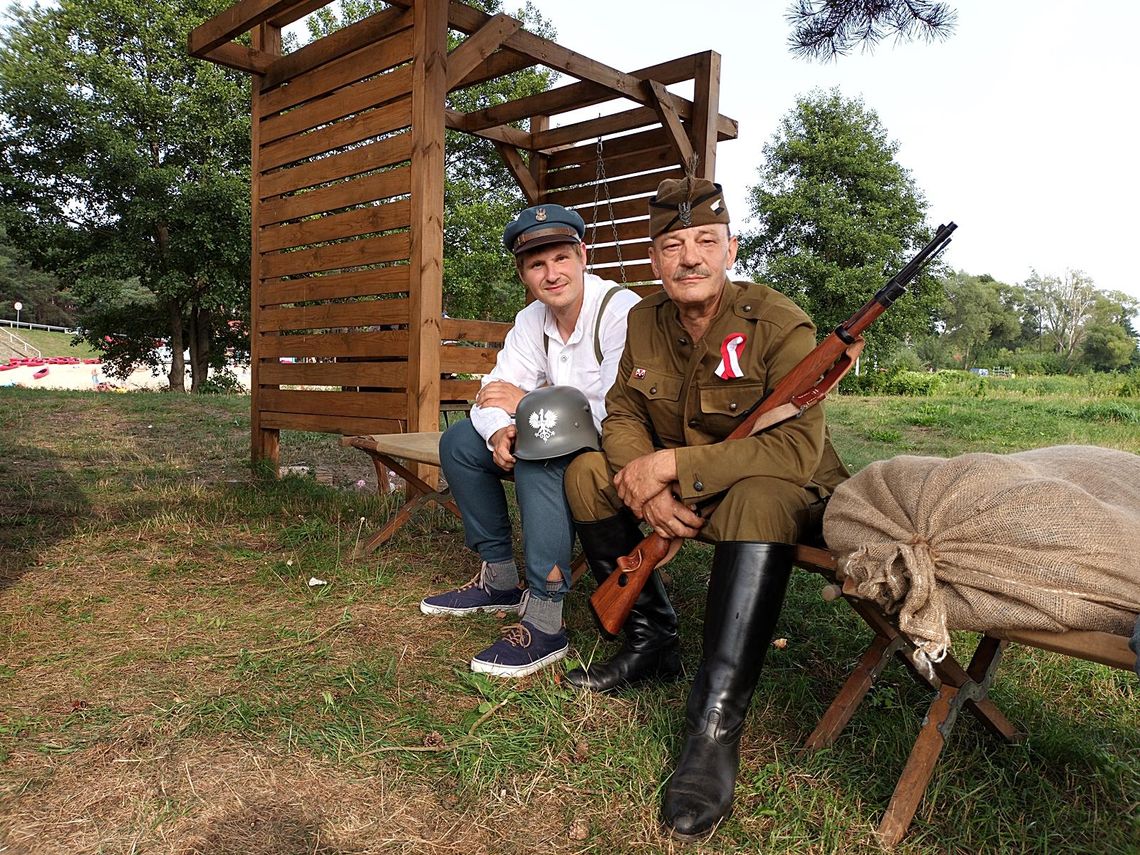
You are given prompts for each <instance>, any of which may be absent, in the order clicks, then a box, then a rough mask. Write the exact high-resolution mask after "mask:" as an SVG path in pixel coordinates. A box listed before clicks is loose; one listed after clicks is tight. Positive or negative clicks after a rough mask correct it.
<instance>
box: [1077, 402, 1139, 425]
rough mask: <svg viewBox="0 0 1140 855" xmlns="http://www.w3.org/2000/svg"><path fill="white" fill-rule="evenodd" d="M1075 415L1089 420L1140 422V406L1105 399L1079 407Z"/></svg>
mask: <svg viewBox="0 0 1140 855" xmlns="http://www.w3.org/2000/svg"><path fill="white" fill-rule="evenodd" d="M1073 415H1075V416H1076V417H1077V418H1078V419H1081V420H1082V421H1087V422H1119V423H1120V424H1130V425H1135V424H1140V407H1136V406H1130V405H1128V404H1126V403H1124V402H1123V401H1105V402H1103V403H1100V402H1098V403H1096V404H1088V405H1087V406H1084V407H1081V408H1079V409H1077V410H1076V411H1075V412H1074V413H1073Z"/></svg>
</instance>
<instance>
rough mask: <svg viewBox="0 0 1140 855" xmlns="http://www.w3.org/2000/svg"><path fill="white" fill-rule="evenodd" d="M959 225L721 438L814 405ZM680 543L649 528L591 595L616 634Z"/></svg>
mask: <svg viewBox="0 0 1140 855" xmlns="http://www.w3.org/2000/svg"><path fill="white" fill-rule="evenodd" d="M956 228H958V226H957V225H955V224H954V223H948V224H946V225H944V226H939V227H938V231H937V232H935V235H934V238H933V239H932V240H931V241H930V243H928V244H927V245H926V246H924V247H923V248H922V249H921V250H919V251H918V253H917V254H916V255H915V256H914V258H912V259H911V260H910V261H909V262H907V264H906V266H905V267H903V269H902V270H900V271H899V272H898V273H896V274H895V275H894V276H892V277H891V279H890V280H889V281H888V282H887V284H886V285H884V286H883V287H882V288H880V289H879V291H878V293H876V294H875V296H874V297H872V298H871V299H870V300H868V301H867V303H866V304H865V305H864V306H863V307H862V308H861V309H859V311H857V312H856V313H855V314H853V315H852V316H851V317H850V318H848V319H847V320H846V321H844V322H843V323H841V324H840V325H839V326H838V327H836V328H835V329H834V330H833V331H832V332H831V333H829V334H828V336H827V338H825V339H824V340H823V341H821V342H820V343H819V344H818V345H816V347H815V349H814V350H812V352H811V353H809V354H808V355H807V356H805V357H804V358H803V359H802V360H800V362H799V363H798V364H797V365H796V367H795V368H793V369H792V370H791V371H789V372H788V374H787V376H785V377H784V378H783V379H782V380H780V382H779V383H777V384H776V385H775V387H774V388H773V389H772V391H771V392H769V393H768V394H767V395H765V396H764V397H763V398H762V399H761V400H760V401H758V402H757V403H756V404H755V405H754V406H753V407H752V409H751V410H749V411H748V412H747V413H746V415H745V417H744V419H743V420H742V421H741V423H740V424H739V425H737V426H736V428H735V429H734V430H733V431H732V433H730V434H729V435H728V436H727V437H725V439H724V440H722V441H723V442H728V441H729V440H732V439H744V438H745V437H749V436H752V435H753V434H755V433H759V432H760V431H763V430H767V429H768V428H770V427H773V426H774V425H777V424H780V423H781V422H784V421H787V420H788V419H790V418H796V417H798V416H800V415H802V414H803V412H804V411H805V410H807V409H808V408H809V407H812V406H815V405H816V404H818V403H819V402H820V401H822V400H823V399H824V398H825V397H827V393H828V392H830V391H831V389H833V388H834V387H835V385H836V384H837V383H838V382H839V381H840V380H841V379H842V377H843V375H844V374H846V373H847V371H848V369H850V367H851V366H852V365H853V364H854V362H855V359H856V358H857V357H858V355H859V353H860V351H862V349H863V338H862V333H863V331H864V330H865V329H867V327H869V326H870V325H871V324H873V323H874V322H875V320H876V319H877V318H878V317H879V315H881V314H882V313H883V312H885V311H886V310H887V309H888V308H889V307H890V305H891V304H892V303H893V302H894V301H895V300H897V299H898V298H899V297H900V296H902V295H903V293H905V291H906V286H907V285H909V284H910V282H911V281H912V280H913V279H914V278H915V277H916V276H917V275H918V274H919V273H920V272H921V271H922V268H923V267H925V266H926V265H927V264H928V263H929V262H930V261H931V260H932V259H933V258H934V257H935V256H936V255H938V253H940V252H941V251H942V250H943V249H945V248H946V246H947V244H949V243H950V235H951V234H952V233H953V231H954V230H955V229H956ZM715 507H716V506H715V503H711V502H710V503H707V504H705V505H703V506H702V507H701V508H700V510H699V513H700V515H701V516H702V517H704V518H705V519H707V518H708V517H709V516H711V515H712V512H713V510H714V509H715ZM680 548H681V540H680V539H674V538H666V537H662V536H661V535H659V534H657V532H653V533H651V534H650V535H649V536H648V537H646V538H645V539H644V540H642V541H641V543H639V544H638V545H637V548H635V549H634V550H633V552H631V553H629V555H624V556H622V557H621V558H619V559H618V561H617V563H618V569H617V570H615V571H614V572H613V573H611V574H610V575H609V577H608V578H607V579H606V580H605V581H604V582H602V584H600V585H599V586H598V588H597V590H596V591H594V593H593V595H592V596H591V597H590V607H591V608H592V609H593V611H594V616H595V617H596V618H597V621H598V625H599V626H601V628H602V630H603V631H605V632H606V633H608V634H610V635H611V636H613V635H617V634H618V633H619V632H620V631H621V628H622V626H623V625H624V624H625V621H626V618H628V617H629V613H630V611H632V610H633V605H634V603H635V602H637V598H638V596H639V595H640V594H641V589H642V588H644V587H645V583H646V582H647V581H649V574H651V573H652V572H653V571H654V570H656V569H657V568H658V567H660V566H662V565H663V564H665V563H667V562H668V561H669V559H671V558H672V557H673V556H674V555H675V554H676V552H677V550H678V549H680Z"/></svg>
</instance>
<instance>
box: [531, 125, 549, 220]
mask: <svg viewBox="0 0 1140 855" xmlns="http://www.w3.org/2000/svg"><path fill="white" fill-rule="evenodd" d="M548 127H550V117H549V116H532V117H531V120H530V132H531V134H532V135H534V134H540V133H542V132H543V131H545V130H546V129H547V128H548ZM549 164H550V155H548V154H544V153H542V152H538V151H532V152H531V153H530V167H529V168H530V177H531V178H532V179H533V180H534V186H535V188H536V189H537V190H538V196H537V198H536V200H535V202H534V203H532V204H537V203H538V202H541V201H542V200H543V199H545V198H546V173H547V171H548V169H549Z"/></svg>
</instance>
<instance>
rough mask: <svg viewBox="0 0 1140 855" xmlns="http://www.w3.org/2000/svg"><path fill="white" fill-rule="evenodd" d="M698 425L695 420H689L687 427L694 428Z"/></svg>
mask: <svg viewBox="0 0 1140 855" xmlns="http://www.w3.org/2000/svg"><path fill="white" fill-rule="evenodd" d="M699 424H700V422H698V421H697V420H696V419H689V427H691V428H695V427H697V426H698V425H699Z"/></svg>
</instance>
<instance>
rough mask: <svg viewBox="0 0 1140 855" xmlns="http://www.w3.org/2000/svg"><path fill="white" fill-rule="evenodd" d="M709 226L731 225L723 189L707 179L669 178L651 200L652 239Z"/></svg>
mask: <svg viewBox="0 0 1140 855" xmlns="http://www.w3.org/2000/svg"><path fill="white" fill-rule="evenodd" d="M709 223H724V224H725V225H728V207H727V206H726V205H725V204H724V190H723V188H722V187H721V186H720V185H719V184H714V183H713V182H711V181H709V180H708V179H707V178H690V177H685V178H666V179H665V180H664V181H662V182H661V183H660V184H658V185H657V195H655V196H654V197H653V198H652V199H650V200H649V236H650V237H651V238H655V237H657V236H658V235H661V234H664V233H665V232H675V231H677V230H678V229H687V228H690V227H691V226H707V225H708V224H709Z"/></svg>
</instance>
